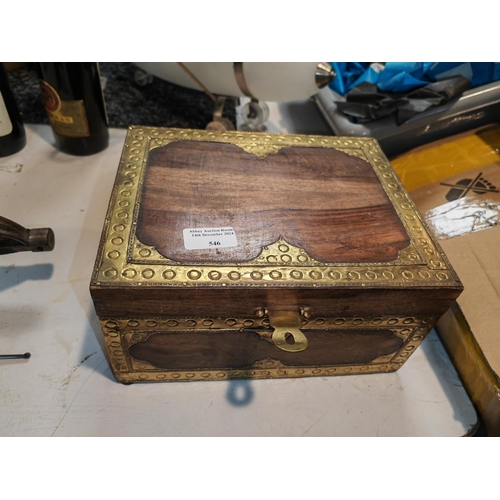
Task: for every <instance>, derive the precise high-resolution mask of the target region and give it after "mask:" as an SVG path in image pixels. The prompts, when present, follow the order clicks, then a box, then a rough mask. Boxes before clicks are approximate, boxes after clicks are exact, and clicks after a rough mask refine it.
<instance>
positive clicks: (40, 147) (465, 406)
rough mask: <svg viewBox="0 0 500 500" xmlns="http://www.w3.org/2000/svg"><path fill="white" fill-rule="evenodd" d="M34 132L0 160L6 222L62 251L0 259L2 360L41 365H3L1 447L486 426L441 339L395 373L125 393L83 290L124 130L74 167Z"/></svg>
mask: <svg viewBox="0 0 500 500" xmlns="http://www.w3.org/2000/svg"><path fill="white" fill-rule="evenodd" d="M270 108H271V118H270V123H269V130H270V131H273V132H279V131H288V132H307V131H308V130H304V129H300V127H298V129H297V128H294V121H293V120H291V119H290V114H292V115H294V116H297V110H301V111H300V115H303V117H304V118H303V120H300V123H301V124H302V125H301V126H302V127H304V124H306V125H307V123H311V124H312V129H309V131H310V132H313V133H321V129H322V127H323V126H324V133H325V134H326V133H329V132H328V128H327V126H326V125H324V124H322V123H320V122H318V121H316V119H317V117H319V116H320V115H319V112H318V111H317V110H316V109H315V108H314V106H313V104H312V103H310V102H309V101H307V102H304V103H297V104H295V105H294V106H292V107H290V106H288V105H283V104H279V105H278V104H271V105H270ZM307 110H309V112H310V113H311V114H310V116H309V118H308V117H307V112H306V111H307ZM316 113H317V115H316ZM311 116H312V118H311V120H312V121H309V119H310V117H311ZM26 128H27V139H28V144H27V146H26V148H25V149H24V150H23V151H21V152H20V153H18V154H17V155H14V156H11V157H7V158H0V214H1V215H3V216H4V217H7V218H10V219H12V220H14V221H16V222H18V223H19V224H21V225H24V226H25V227H28V228H36V227H51V228H52V229H53V230H54V232H55V237H56V246H55V249H54V251H52V252H47V253H31V252H26V253H18V254H11V255H4V256H0V353H1V354H8V353H24V352H26V351H29V352H31V354H32V357H31V359H29V360H9V361H0V435H1V436H280V435H285V436H303V435H304V436H377V435H380V436H461V435H464V434H465V433H466V432H467V431H468V430H469V429H470V428H472V427H473V426H474V425H475V424H476V423H477V417H476V413H475V410H474V408H473V406H472V404H471V403H470V401H469V398H468V397H467V395H466V393H465V390H464V388H463V387H462V384H461V383H460V381H459V379H458V376H457V374H456V372H455V370H454V368H453V366H452V364H451V362H450V360H449V358H448V356H447V355H446V353H445V351H444V349H443V347H442V345H441V343H440V341H439V340H438V338H437V336H436V334H435V333H434V332H431V334H430V335H429V336H428V337H427V339H426V340H425V341H424V342H423V344H422V345H421V347H420V348H419V349H418V350H417V351H416V352H415V353H414V354H413V355H412V356H411V358H410V359H409V360H408V362H407V363H406V364H405V365H404V366H403V368H401V369H400V370H399V371H398V372H396V373H391V374H377V375H359V376H347V377H327V378H304V379H288V380H286V379H285V380H252V381H224V382H188V383H163V384H161V383H160V384H134V385H130V386H125V385H122V384H119V383H117V382H116V381H115V380H114V378H113V376H112V374H111V372H110V369H109V366H108V363H107V360H106V356H105V354H104V351H103V348H104V343H103V338H102V333H101V331H100V327H99V323H98V320H97V317H96V315H95V312H94V308H93V305H92V301H91V298H90V294H89V291H88V288H89V282H90V276H91V271H92V267H93V265H94V259H95V255H96V252H97V245H98V241H99V238H100V234H101V229H102V224H103V221H104V216H105V212H106V209H107V205H108V201H109V197H110V193H111V188H112V185H113V181H114V177H115V173H116V169H117V167H118V161H119V157H120V153H121V149H122V146H123V142H124V138H125V133H126V131H125V130H118V129H112V130H111V141H110V146H109V148H108V149H106V150H105V151H103V152H102V153H99V154H97V155H94V156H91V157H85V158H79V157H73V156H68V155H65V154H63V153H60V152H58V151H57V150H56V149H55V148H54V147H53V145H52V143H53V139H52V132H51V129H50V128H49V127H48V126H44V125H36V126H35V125H29V126H27V127H26ZM16 165H18V166H17V167H16ZM19 165H22V167H20V166H19Z"/></svg>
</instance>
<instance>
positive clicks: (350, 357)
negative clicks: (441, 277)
mask: <svg viewBox="0 0 500 500" xmlns="http://www.w3.org/2000/svg"><path fill="white" fill-rule="evenodd" d="M435 319H436V318H435V317H427V318H419V319H417V318H414V317H396V316H374V317H365V318H363V317H359V316H357V317H340V316H337V317H316V318H302V319H301V322H302V326H301V328H300V330H301V332H302V333H303V335H304V336H305V337H306V339H307V347H305V348H304V349H303V350H301V351H300V352H293V351H292V350H288V348H287V347H286V346H285V349H283V348H280V347H278V345H277V344H276V343H275V341H274V337H273V328H272V327H270V325H269V318H268V317H267V316H263V317H261V318H257V317H252V318H246V319H238V318H225V319H222V318H195V317H193V318H169V319H166V318H142V319H123V318H122V319H120V318H109V319H102V320H101V326H102V329H103V332H104V336H105V339H106V344H107V347H108V351H109V355H110V359H111V366H112V369H113V372H114V374H115V376H116V378H117V380H119V381H120V382H124V383H128V382H140V381H178V380H227V379H232V378H289V377H304V376H325V375H347V374H363V373H377V372H389V371H394V370H397V369H398V368H399V367H401V366H402V364H403V363H404V362H405V361H406V359H408V357H409V356H410V354H411V353H412V352H413V351H414V350H415V349H416V347H417V346H418V345H419V344H420V343H421V342H422V340H423V339H424V338H425V336H426V335H427V333H428V332H429V330H430V328H431V325H432V324H433V323H434V322H435ZM289 341H290V349H293V344H294V340H293V339H289ZM287 342H288V341H287Z"/></svg>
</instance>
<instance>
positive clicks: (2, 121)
mask: <svg viewBox="0 0 500 500" xmlns="http://www.w3.org/2000/svg"><path fill="white" fill-rule="evenodd" d="M11 132H12V122H11V121H10V116H9V112H8V111H7V107H6V106H5V101H4V100H3V96H2V93H1V92H0V137H3V136H4V135H9V134H10V133H11Z"/></svg>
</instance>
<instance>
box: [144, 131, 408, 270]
mask: <svg viewBox="0 0 500 500" xmlns="http://www.w3.org/2000/svg"><path fill="white" fill-rule="evenodd" d="M227 226H230V227H232V228H234V230H235V232H236V237H237V240H238V246H237V247H234V248H222V249H217V250H216V251H214V250H213V249H209V250H186V249H185V248H184V242H183V236H182V234H183V229H187V228H217V227H227ZM137 236H138V238H139V240H140V241H141V242H142V243H144V244H146V245H152V246H155V247H156V249H157V250H158V251H159V252H160V253H161V254H162V255H164V256H165V257H168V258H170V259H173V260H175V261H179V262H188V261H191V262H205V261H210V262H244V261H249V260H251V259H254V258H256V257H257V256H258V255H259V253H260V252H261V250H262V248H263V247H265V246H266V245H269V244H271V243H274V242H275V241H277V240H278V239H279V237H280V236H282V237H283V238H284V239H285V240H287V241H288V242H289V243H291V244H292V245H295V246H298V247H301V248H303V249H304V250H305V251H306V252H307V253H308V254H309V255H310V256H311V257H313V258H315V259H317V260H319V261H321V262H335V263H340V262H387V261H391V260H394V259H396V258H397V256H398V251H399V250H401V249H403V248H405V247H407V246H408V244H409V238H408V235H407V233H406V231H405V229H404V227H403V225H402V224H401V222H400V220H399V218H398V216H397V214H396V212H395V211H394V208H393V206H392V204H391V202H390V201H389V199H388V197H387V195H386V194H385V192H384V191H383V189H382V187H381V186H380V183H379V181H378V179H377V177H376V175H375V173H374V172H373V169H372V167H371V166H370V165H369V164H368V163H367V162H366V161H364V160H362V159H359V158H354V157H351V156H349V155H347V154H345V153H342V152H340V151H336V150H334V149H329V148H300V147H297V148H284V149H281V150H280V151H279V152H278V153H276V154H272V155H269V156H267V157H265V158H260V157H257V156H255V155H253V154H250V153H246V152H244V151H243V150H242V149H240V148H238V147H237V146H234V145H231V144H220V143H211V142H191V141H190V142H187V141H179V142H175V143H171V144H169V145H167V146H163V147H160V148H156V149H154V150H152V151H151V152H150V155H149V160H148V167H147V170H146V174H145V179H144V187H143V194H142V199H141V206H140V211H139V221H138V225H137Z"/></svg>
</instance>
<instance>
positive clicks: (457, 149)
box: [392, 126, 500, 436]
mask: <svg viewBox="0 0 500 500" xmlns="http://www.w3.org/2000/svg"><path fill="white" fill-rule="evenodd" d="M499 151H500V127H498V126H493V127H487V128H483V129H480V130H476V131H472V132H468V133H465V134H460V135H458V136H455V137H452V138H449V139H446V140H442V141H437V142H435V143H431V144H429V145H427V146H424V147H421V148H418V149H416V150H414V151H412V152H409V153H407V154H405V155H403V156H401V157H399V158H397V159H394V160H392V164H393V166H394V169H395V170H396V172H397V173H398V175H399V176H400V178H401V179H402V180H403V183H404V184H405V185H406V187H407V188H408V187H410V189H412V190H411V191H410V195H411V197H412V199H413V201H414V202H415V204H416V205H417V208H418V209H419V210H420V212H421V213H422V215H423V217H424V219H425V220H426V222H427V223H428V225H429V226H430V228H431V229H432V230H433V231H434V232H435V234H436V236H437V237H438V238H439V240H440V244H441V246H442V248H443V250H444V251H445V253H446V255H447V256H448V258H449V259H450V262H451V264H452V265H453V267H454V269H455V270H456V272H457V273H458V276H459V277H460V279H461V281H462V283H463V284H464V287H465V290H464V293H463V294H462V295H461V296H460V297H459V298H458V300H457V305H456V306H454V307H452V309H451V310H450V311H449V312H447V313H446V314H445V315H444V316H443V317H442V318H441V319H440V320H439V322H438V324H437V329H438V332H439V334H440V336H441V339H442V341H443V343H444V345H445V347H446V348H447V350H448V352H449V354H450V357H451V358H452V360H453V362H454V364H455V366H456V369H457V371H458V373H459V374H460V376H461V378H462V380H463V383H464V386H465V387H466V389H467V391H468V393H469V395H470V397H471V399H472V401H473V403H474V404H475V405H476V408H477V409H478V411H479V413H480V414H481V416H482V418H483V421H484V423H485V425H486V427H487V429H488V433H489V435H492V436H493V435H494V436H499V435H500V253H499V249H500V227H499V224H500V192H499V191H500V155H499V153H498V152H499ZM418 164H421V165H423V167H422V168H421V175H420V176H419V175H418V168H417V165H418ZM467 165H469V169H468V170H466V167H467ZM450 174H453V175H451V176H450ZM429 181H430V182H429Z"/></svg>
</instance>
